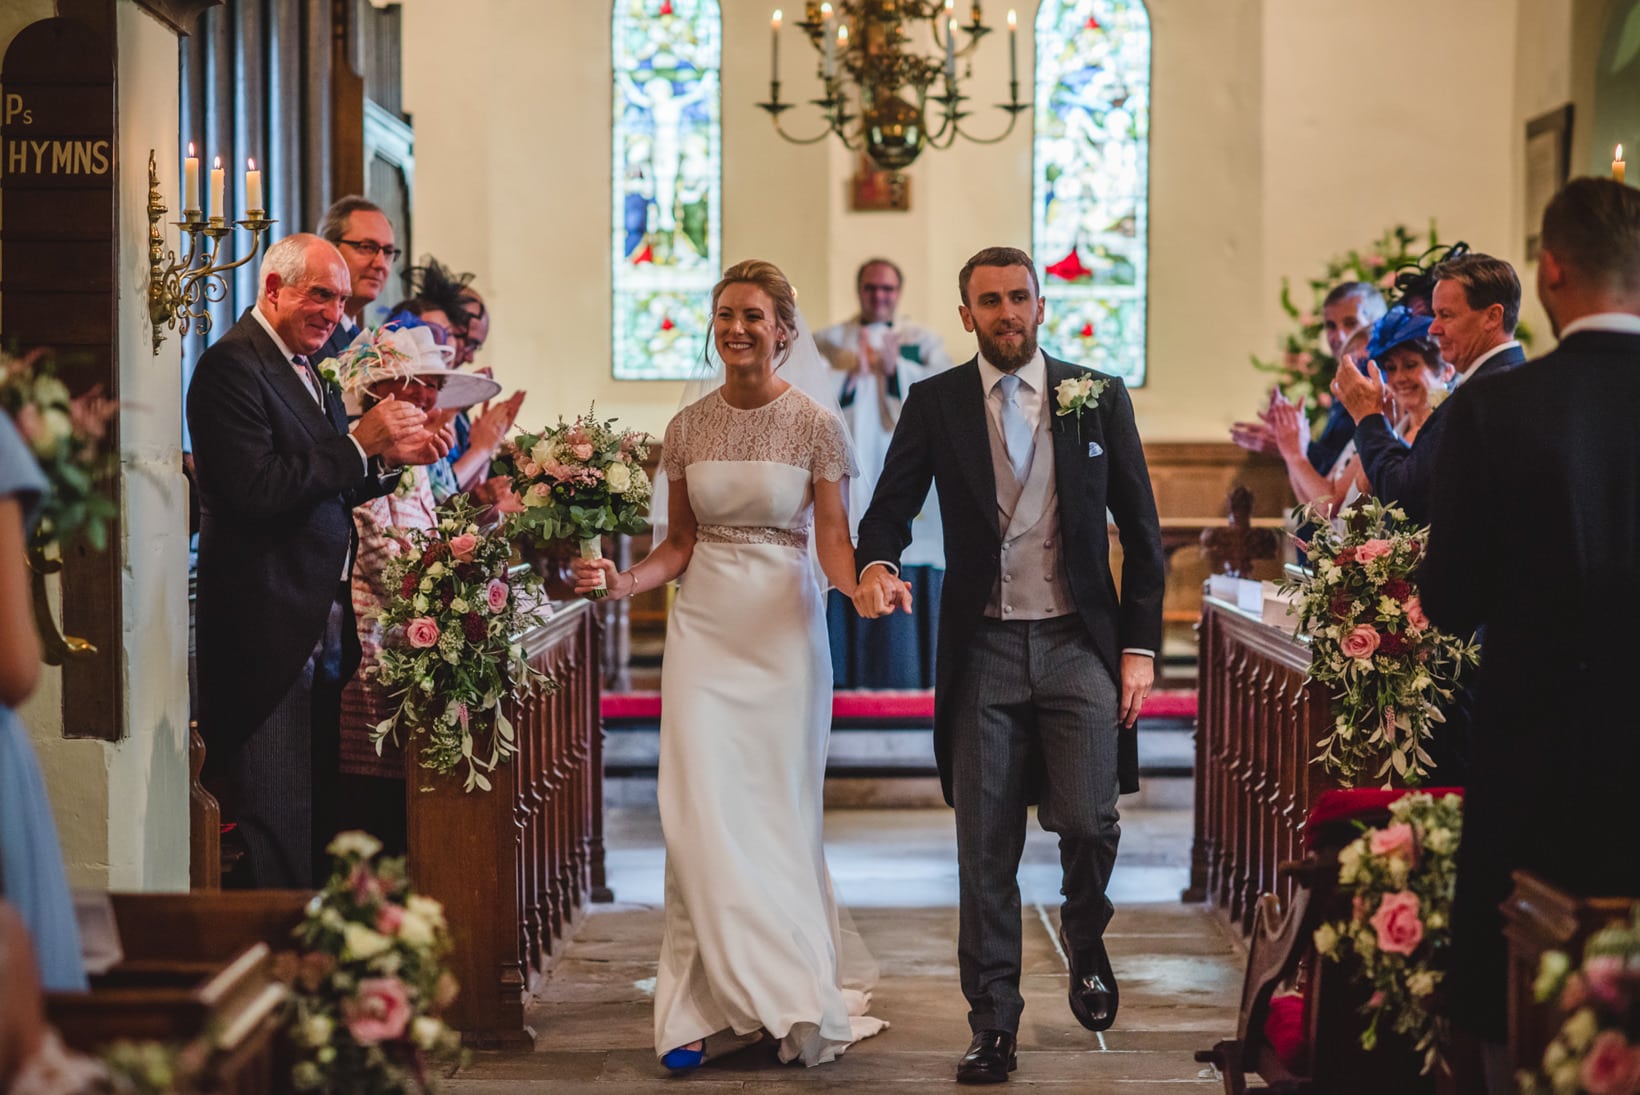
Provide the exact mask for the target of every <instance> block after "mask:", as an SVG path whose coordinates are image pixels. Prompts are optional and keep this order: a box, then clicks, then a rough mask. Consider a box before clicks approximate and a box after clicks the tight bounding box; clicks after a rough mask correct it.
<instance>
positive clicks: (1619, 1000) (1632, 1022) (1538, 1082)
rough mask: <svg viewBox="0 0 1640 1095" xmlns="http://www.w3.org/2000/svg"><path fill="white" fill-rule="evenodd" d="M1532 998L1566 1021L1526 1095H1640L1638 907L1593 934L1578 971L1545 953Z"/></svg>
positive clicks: (1524, 1082)
mask: <svg viewBox="0 0 1640 1095" xmlns="http://www.w3.org/2000/svg"><path fill="white" fill-rule="evenodd" d="M1533 990H1534V995H1535V996H1536V997H1537V999H1538V1001H1539V1002H1540V1003H1545V1002H1553V1004H1554V1006H1555V1007H1556V1008H1557V1009H1558V1011H1559V1013H1560V1014H1561V1015H1563V1016H1564V1017H1565V1018H1564V1021H1563V1022H1562V1023H1561V1025H1560V1030H1559V1031H1558V1032H1557V1033H1556V1035H1555V1037H1554V1039H1553V1040H1552V1041H1551V1042H1550V1043H1549V1047H1548V1049H1546V1050H1545V1051H1544V1053H1543V1062H1542V1065H1541V1067H1540V1068H1539V1070H1538V1071H1537V1072H1535V1073H1522V1074H1521V1075H1520V1077H1519V1080H1520V1087H1521V1091H1522V1092H1524V1093H1525V1095H1637V1093H1640V906H1637V907H1636V910H1635V912H1634V914H1633V919H1632V920H1631V921H1630V922H1629V923H1627V924H1624V923H1614V924H1612V925H1610V926H1608V927H1607V928H1605V929H1603V930H1601V931H1598V932H1596V933H1595V934H1594V935H1592V936H1590V937H1589V939H1588V941H1587V942H1586V943H1585V944H1584V945H1583V959H1582V962H1581V963H1580V964H1579V965H1578V966H1577V967H1576V968H1575V969H1574V968H1573V966H1572V959H1571V957H1570V956H1569V955H1567V954H1566V953H1565V952H1564V951H1549V952H1547V953H1546V954H1544V956H1543V958H1542V963H1541V966H1540V968H1539V971H1538V978H1537V982H1536V984H1535V985H1534V986H1533Z"/></svg>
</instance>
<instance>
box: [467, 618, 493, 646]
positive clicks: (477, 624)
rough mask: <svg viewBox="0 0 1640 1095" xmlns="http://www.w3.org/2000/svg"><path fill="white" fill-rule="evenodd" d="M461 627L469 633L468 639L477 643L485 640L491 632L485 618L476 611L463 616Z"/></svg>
mask: <svg viewBox="0 0 1640 1095" xmlns="http://www.w3.org/2000/svg"><path fill="white" fill-rule="evenodd" d="M461 629H462V630H463V631H465V632H466V633H467V641H468V642H470V643H473V644H475V645H476V644H478V643H481V642H483V641H484V639H485V637H486V636H487V635H488V634H489V631H488V629H487V628H486V627H485V626H484V618H483V617H482V616H480V615H479V614H478V613H476V612H469V613H467V615H465V616H463V617H462V618H461Z"/></svg>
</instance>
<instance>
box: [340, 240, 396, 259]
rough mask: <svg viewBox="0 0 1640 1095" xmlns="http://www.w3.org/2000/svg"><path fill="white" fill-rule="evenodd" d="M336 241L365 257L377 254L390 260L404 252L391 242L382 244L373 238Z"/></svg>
mask: <svg viewBox="0 0 1640 1095" xmlns="http://www.w3.org/2000/svg"><path fill="white" fill-rule="evenodd" d="M336 242H337V243H345V244H347V245H348V246H349V247H351V248H353V250H355V251H357V252H358V253H359V254H361V255H363V256H364V257H365V258H367V259H373V258H375V257H376V256H377V255H385V256H386V257H387V261H388V262H392V261H393V260H394V259H396V258H398V257H399V256H400V255H402V254H404V252H403V251H402V250H401V249H399V248H397V247H394V246H393V245H392V244H391V243H389V244H387V245H385V246H384V245H382V244H379V243H377V242H376V241H375V240H337V241H336Z"/></svg>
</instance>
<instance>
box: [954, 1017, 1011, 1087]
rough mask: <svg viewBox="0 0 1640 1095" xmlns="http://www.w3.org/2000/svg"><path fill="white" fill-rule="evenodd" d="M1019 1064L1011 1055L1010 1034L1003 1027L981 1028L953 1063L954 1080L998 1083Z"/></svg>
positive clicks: (967, 1082) (962, 1082)
mask: <svg viewBox="0 0 1640 1095" xmlns="http://www.w3.org/2000/svg"><path fill="white" fill-rule="evenodd" d="M1018 1065H1019V1061H1018V1059H1017V1058H1016V1057H1015V1056H1014V1036H1013V1035H1012V1034H1009V1033H1008V1032H1007V1031H1005V1030H982V1031H980V1032H979V1033H978V1034H976V1035H974V1040H973V1041H972V1042H969V1043H968V1052H967V1053H965V1054H963V1055H962V1060H961V1061H959V1062H957V1083H959V1084H1000V1083H1005V1082H1007V1079H1008V1073H1010V1072H1012V1071H1013V1070H1014V1069H1015V1068H1017V1067H1018Z"/></svg>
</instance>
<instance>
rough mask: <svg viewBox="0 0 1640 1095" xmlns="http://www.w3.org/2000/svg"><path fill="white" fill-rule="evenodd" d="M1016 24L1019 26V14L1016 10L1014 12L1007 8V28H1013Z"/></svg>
mask: <svg viewBox="0 0 1640 1095" xmlns="http://www.w3.org/2000/svg"><path fill="white" fill-rule="evenodd" d="M1018 26H1019V14H1018V13H1017V12H1015V11H1014V9H1013V8H1009V9H1008V29H1009V30H1013V29H1015V28H1016V27H1018Z"/></svg>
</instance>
